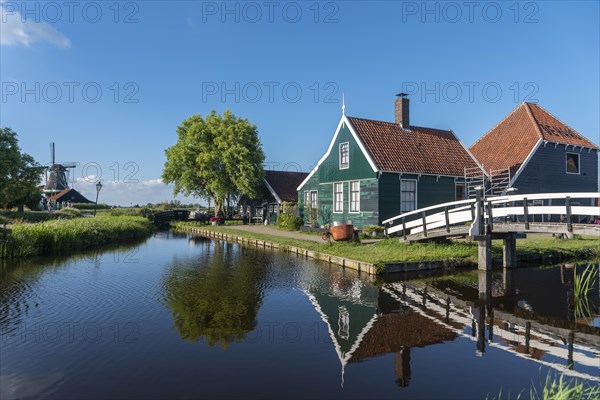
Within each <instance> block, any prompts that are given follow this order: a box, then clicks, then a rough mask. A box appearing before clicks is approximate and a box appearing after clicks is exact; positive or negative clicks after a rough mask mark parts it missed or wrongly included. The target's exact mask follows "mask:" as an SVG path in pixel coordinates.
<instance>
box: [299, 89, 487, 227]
mask: <svg viewBox="0 0 600 400" xmlns="http://www.w3.org/2000/svg"><path fill="white" fill-rule="evenodd" d="M409 111H410V110H409V99H408V98H407V97H406V95H405V94H403V93H400V94H399V95H398V96H397V98H396V101H395V122H384V121H375V120H369V119H363V118H355V117H349V116H346V115H345V113H343V115H342V118H341V119H340V121H339V124H338V127H337V129H336V131H335V133H334V135H333V138H332V140H331V143H330V144H329V148H328V149H327V151H326V153H325V155H324V156H323V157H322V158H321V160H320V161H319V162H318V164H317V166H316V167H315V168H314V169H313V170H312V171H311V172H310V174H309V175H308V176H307V178H306V179H305V180H304V181H303V182H302V184H300V185H299V186H298V198H299V205H300V207H299V209H300V212H301V215H302V217H303V218H304V221H305V223H306V224H309V225H324V224H330V223H333V222H335V221H347V220H350V221H352V223H353V224H354V225H355V226H357V227H363V226H365V225H381V223H382V221H384V220H386V219H388V218H391V217H393V216H396V215H398V214H400V213H402V212H408V211H412V210H414V209H417V208H421V207H427V206H430V205H434V204H438V203H443V202H449V201H454V200H462V199H464V198H466V197H467V196H468V187H467V185H468V183H467V178H465V175H466V174H465V171H467V170H468V171H475V170H477V171H478V173H477V175H480V176H481V175H483V173H482V171H481V169H480V168H479V166H478V164H477V162H476V161H475V159H474V158H473V157H472V156H471V155H470V154H469V152H468V150H467V149H466V148H465V147H464V146H463V144H462V143H461V142H460V141H459V140H458V138H457V137H456V135H455V134H454V133H453V132H452V131H449V130H442V129H434V128H426V127H421V126H415V125H412V124H410V119H409Z"/></svg>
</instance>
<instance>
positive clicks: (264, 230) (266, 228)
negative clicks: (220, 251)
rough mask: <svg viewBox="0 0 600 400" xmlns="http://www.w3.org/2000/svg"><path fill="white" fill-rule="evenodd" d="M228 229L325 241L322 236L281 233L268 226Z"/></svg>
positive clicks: (246, 226) (237, 226) (233, 227)
mask: <svg viewBox="0 0 600 400" xmlns="http://www.w3.org/2000/svg"><path fill="white" fill-rule="evenodd" d="M227 228H231V229H238V230H240V231H247V232H255V233H263V234H266V235H273V236H284V237H289V238H292V239H298V240H312V241H313V242H319V243H323V239H321V235H309V234H306V233H299V232H288V231H281V230H279V229H275V228H271V227H270V226H266V225H234V226H228V227H227Z"/></svg>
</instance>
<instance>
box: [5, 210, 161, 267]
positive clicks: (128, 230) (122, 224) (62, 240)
mask: <svg viewBox="0 0 600 400" xmlns="http://www.w3.org/2000/svg"><path fill="white" fill-rule="evenodd" d="M11 229H12V232H11V234H10V235H9V236H8V239H7V240H3V241H2V242H1V243H0V257H1V258H21V257H31V256H43V255H59V254H60V255H64V254H67V253H69V252H73V251H78V250H84V249H92V248H97V247H99V246H103V245H106V244H111V243H125V242H129V241H133V240H139V239H142V238H145V237H148V236H149V235H150V234H151V233H152V232H153V226H152V224H151V222H150V221H149V220H148V218H144V217H130V216H123V217H111V216H97V217H95V218H73V219H59V220H51V221H45V222H40V223H36V224H31V223H19V224H15V225H13V226H12V227H11Z"/></svg>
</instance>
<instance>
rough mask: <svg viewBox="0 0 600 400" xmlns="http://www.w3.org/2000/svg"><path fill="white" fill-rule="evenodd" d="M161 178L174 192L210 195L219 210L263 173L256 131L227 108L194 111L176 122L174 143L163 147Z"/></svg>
mask: <svg viewBox="0 0 600 400" xmlns="http://www.w3.org/2000/svg"><path fill="white" fill-rule="evenodd" d="M165 153H166V155H167V162H166V163H165V167H164V170H163V174H162V178H163V181H164V182H166V183H172V184H174V190H173V192H174V194H178V193H182V194H184V195H187V196H190V195H191V196H196V197H200V198H204V199H207V200H209V199H211V198H212V199H213V200H214V203H215V213H216V214H218V213H219V211H220V210H221V208H222V207H223V204H224V203H225V200H226V199H227V198H231V197H234V198H235V197H238V196H242V195H245V196H248V197H255V196H256V195H257V194H258V192H259V191H260V188H261V187H262V179H263V177H264V170H263V167H262V165H263V162H264V159H265V155H264V153H263V150H262V146H261V143H260V139H259V137H258V131H257V129H256V126H255V125H252V124H251V123H250V122H249V121H248V120H247V119H242V118H239V117H236V116H235V115H233V113H232V112H231V111H229V110H226V111H225V113H224V114H223V115H222V116H221V115H219V114H217V113H216V112H215V111H212V112H211V113H210V114H209V115H208V116H206V118H205V119H203V118H202V117H201V116H200V115H193V116H191V117H190V118H188V119H186V120H185V121H183V122H182V123H181V125H179V126H178V127H177V143H176V144H175V145H174V146H172V147H169V148H168V149H167V150H166V151H165Z"/></svg>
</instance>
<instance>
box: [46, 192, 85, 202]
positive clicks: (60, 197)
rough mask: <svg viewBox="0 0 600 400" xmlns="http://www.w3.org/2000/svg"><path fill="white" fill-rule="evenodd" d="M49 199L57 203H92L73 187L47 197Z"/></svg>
mask: <svg viewBox="0 0 600 400" xmlns="http://www.w3.org/2000/svg"><path fill="white" fill-rule="evenodd" d="M48 200H49V201H52V202H54V203H56V204H58V203H93V201H90V200H88V199H87V198H86V197H85V196H84V195H82V194H81V193H79V192H78V191H77V190H75V189H64V190H62V191H60V192H58V193H56V194H54V195H52V196H49V197H48Z"/></svg>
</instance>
